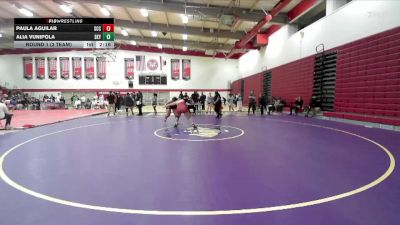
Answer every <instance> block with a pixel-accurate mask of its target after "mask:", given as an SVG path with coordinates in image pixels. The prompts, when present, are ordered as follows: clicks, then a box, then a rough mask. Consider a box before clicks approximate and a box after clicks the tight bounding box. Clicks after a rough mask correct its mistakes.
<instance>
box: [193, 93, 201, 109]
mask: <svg viewBox="0 0 400 225" xmlns="http://www.w3.org/2000/svg"><path fill="white" fill-rule="evenodd" d="M191 98H192V100H193V104H194V107H195V110H196V111H198V110H199V94H198V93H197V91H194V92H193V94H192V96H191Z"/></svg>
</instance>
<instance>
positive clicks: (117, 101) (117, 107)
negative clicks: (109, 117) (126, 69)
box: [114, 92, 123, 112]
mask: <svg viewBox="0 0 400 225" xmlns="http://www.w3.org/2000/svg"><path fill="white" fill-rule="evenodd" d="M115 96H116V98H115V109H114V111H115V112H117V111H120V110H121V104H122V100H123V98H122V96H121V94H120V93H119V92H117V93H116V95H115Z"/></svg>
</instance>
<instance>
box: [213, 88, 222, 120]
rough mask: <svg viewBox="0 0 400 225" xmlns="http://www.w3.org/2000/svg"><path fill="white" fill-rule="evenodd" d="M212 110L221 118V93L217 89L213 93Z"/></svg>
mask: <svg viewBox="0 0 400 225" xmlns="http://www.w3.org/2000/svg"><path fill="white" fill-rule="evenodd" d="M214 111H215V112H216V113H217V118H221V116H222V113H221V111H222V99H221V95H220V94H219V93H218V91H216V92H215V95H214Z"/></svg>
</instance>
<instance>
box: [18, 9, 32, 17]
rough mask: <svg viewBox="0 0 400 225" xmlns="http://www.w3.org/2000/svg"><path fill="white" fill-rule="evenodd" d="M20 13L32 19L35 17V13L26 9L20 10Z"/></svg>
mask: <svg viewBox="0 0 400 225" xmlns="http://www.w3.org/2000/svg"><path fill="white" fill-rule="evenodd" d="M18 11H19V12H20V13H21V14H24V15H25V16H28V17H32V16H33V13H32V12H31V11H29V10H27V9H25V8H20V9H18Z"/></svg>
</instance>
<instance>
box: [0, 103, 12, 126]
mask: <svg viewBox="0 0 400 225" xmlns="http://www.w3.org/2000/svg"><path fill="white" fill-rule="evenodd" d="M12 116H13V115H12V114H11V113H9V112H8V109H7V106H6V104H4V103H3V102H0V120H6V124H5V126H4V128H5V129H6V130H7V129H11V119H12Z"/></svg>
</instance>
